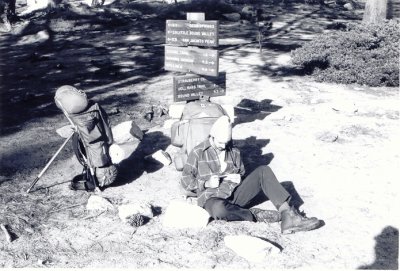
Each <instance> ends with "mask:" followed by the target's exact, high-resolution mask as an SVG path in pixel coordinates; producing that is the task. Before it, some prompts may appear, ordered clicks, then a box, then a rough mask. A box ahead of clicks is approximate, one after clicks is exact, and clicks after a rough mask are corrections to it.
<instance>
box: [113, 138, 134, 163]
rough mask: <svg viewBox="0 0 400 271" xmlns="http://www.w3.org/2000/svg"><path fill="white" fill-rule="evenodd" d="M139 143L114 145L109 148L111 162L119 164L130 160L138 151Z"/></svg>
mask: <svg viewBox="0 0 400 271" xmlns="http://www.w3.org/2000/svg"><path fill="white" fill-rule="evenodd" d="M138 145H139V142H137V141H136V142H128V143H124V144H112V145H111V146H110V148H109V153H110V157H111V161H112V163H113V164H119V163H121V162H122V161H123V160H125V159H127V158H129V157H130V156H131V155H132V153H133V152H134V151H135V150H136V149H137V147H138Z"/></svg>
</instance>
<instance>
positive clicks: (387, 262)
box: [358, 226, 399, 270]
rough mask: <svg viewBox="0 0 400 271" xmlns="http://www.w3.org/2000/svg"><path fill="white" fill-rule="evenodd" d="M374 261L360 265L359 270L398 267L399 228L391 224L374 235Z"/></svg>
mask: <svg viewBox="0 0 400 271" xmlns="http://www.w3.org/2000/svg"><path fill="white" fill-rule="evenodd" d="M375 241H376V244H375V261H374V262H373V263H372V264H370V265H364V266H360V267H359V268H358V269H361V270H398V269H399V230H398V229H397V228H395V227H393V226H387V227H385V228H384V229H383V230H382V232H381V233H380V234H379V235H378V236H376V237H375Z"/></svg>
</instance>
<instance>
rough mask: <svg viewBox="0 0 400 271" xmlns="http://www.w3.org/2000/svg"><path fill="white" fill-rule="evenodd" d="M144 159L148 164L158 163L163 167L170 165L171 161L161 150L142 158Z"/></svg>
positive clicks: (167, 154)
mask: <svg viewBox="0 0 400 271" xmlns="http://www.w3.org/2000/svg"><path fill="white" fill-rule="evenodd" d="M144 159H145V160H147V161H150V162H155V161H157V162H160V163H161V164H163V165H164V166H168V165H170V164H171V163H172V159H171V156H170V155H169V153H168V152H165V151H163V150H158V151H156V152H155V153H153V154H150V155H147V156H145V157H144Z"/></svg>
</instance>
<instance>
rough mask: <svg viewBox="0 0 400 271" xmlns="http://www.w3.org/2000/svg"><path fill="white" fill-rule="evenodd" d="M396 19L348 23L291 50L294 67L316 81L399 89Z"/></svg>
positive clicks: (398, 33)
mask: <svg viewBox="0 0 400 271" xmlns="http://www.w3.org/2000/svg"><path fill="white" fill-rule="evenodd" d="M398 24H399V21H398V20H390V21H385V22H383V23H381V24H374V25H373V24H354V23H353V24H348V25H347V26H346V28H345V29H342V30H336V31H335V30H334V31H332V32H329V33H324V34H321V35H319V36H317V37H316V38H315V39H314V40H312V41H310V42H308V43H306V44H305V45H304V46H303V47H301V48H298V49H296V50H294V51H292V59H293V63H294V64H295V65H299V66H301V67H303V68H304V70H305V71H306V72H307V73H309V74H313V75H314V76H315V77H316V79H317V80H318V81H328V82H337V83H345V84H349V83H358V84H365V85H369V86H399V47H398V44H399V40H400V31H399V27H398Z"/></svg>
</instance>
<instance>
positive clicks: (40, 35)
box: [17, 30, 50, 45]
mask: <svg viewBox="0 0 400 271" xmlns="http://www.w3.org/2000/svg"><path fill="white" fill-rule="evenodd" d="M49 38H50V35H49V33H48V32H47V31H46V30H42V31H39V32H37V33H36V34H33V35H26V36H24V37H22V38H21V40H19V41H18V42H17V45H27V44H33V43H38V42H44V41H46V40H48V39H49Z"/></svg>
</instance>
